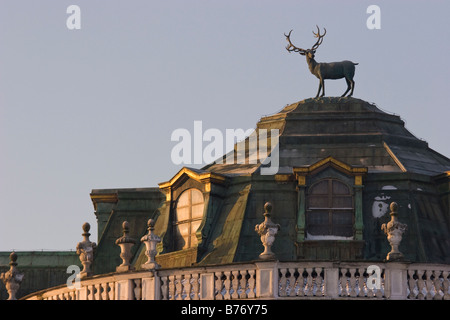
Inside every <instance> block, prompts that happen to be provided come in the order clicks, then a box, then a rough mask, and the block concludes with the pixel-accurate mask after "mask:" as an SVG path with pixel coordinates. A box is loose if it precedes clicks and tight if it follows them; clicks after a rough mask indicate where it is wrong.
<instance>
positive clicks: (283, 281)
mask: <svg viewBox="0 0 450 320" xmlns="http://www.w3.org/2000/svg"><path fill="white" fill-rule="evenodd" d="M288 270H289V269H287V268H281V269H280V273H279V274H280V280H279V282H280V284H279V290H278V295H279V296H280V297H286V296H288V292H287V283H288V278H287V275H288Z"/></svg>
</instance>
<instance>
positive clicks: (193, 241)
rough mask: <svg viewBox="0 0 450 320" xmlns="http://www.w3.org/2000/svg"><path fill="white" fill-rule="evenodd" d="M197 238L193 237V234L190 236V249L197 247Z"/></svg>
mask: <svg viewBox="0 0 450 320" xmlns="http://www.w3.org/2000/svg"><path fill="white" fill-rule="evenodd" d="M197 243H198V242H197V237H196V236H195V234H194V235H193V236H191V248H192V247H193V246H195V245H197Z"/></svg>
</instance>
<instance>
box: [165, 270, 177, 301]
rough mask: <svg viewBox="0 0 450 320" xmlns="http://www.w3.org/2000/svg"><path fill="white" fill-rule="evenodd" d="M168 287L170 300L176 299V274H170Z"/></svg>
mask: <svg viewBox="0 0 450 320" xmlns="http://www.w3.org/2000/svg"><path fill="white" fill-rule="evenodd" d="M167 285H168V288H169V295H168V299H169V300H175V294H176V292H175V276H174V275H170V276H168V283H167Z"/></svg>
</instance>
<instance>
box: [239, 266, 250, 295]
mask: <svg viewBox="0 0 450 320" xmlns="http://www.w3.org/2000/svg"><path fill="white" fill-rule="evenodd" d="M239 275H240V279H239V291H240V292H239V299H246V298H247V275H248V272H247V270H242V271H239Z"/></svg>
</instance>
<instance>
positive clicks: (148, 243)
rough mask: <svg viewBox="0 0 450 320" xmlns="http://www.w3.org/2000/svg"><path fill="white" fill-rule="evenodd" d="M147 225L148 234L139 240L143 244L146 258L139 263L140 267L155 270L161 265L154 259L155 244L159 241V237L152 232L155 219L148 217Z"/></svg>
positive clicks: (155, 252)
mask: <svg viewBox="0 0 450 320" xmlns="http://www.w3.org/2000/svg"><path fill="white" fill-rule="evenodd" d="M147 226H148V229H147V230H148V234H146V235H145V236H143V237H142V238H141V242H143V243H144V244H145V255H146V256H147V258H148V259H147V261H146V262H145V263H143V264H142V265H141V268H142V269H146V270H156V269H159V268H160V267H161V266H160V265H159V264H157V263H156V261H155V256H156V254H157V251H156V245H157V244H158V243H159V242H161V238H160V237H158V236H157V235H156V234H154V233H153V230H155V220H153V219H149V220H148V222H147Z"/></svg>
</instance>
